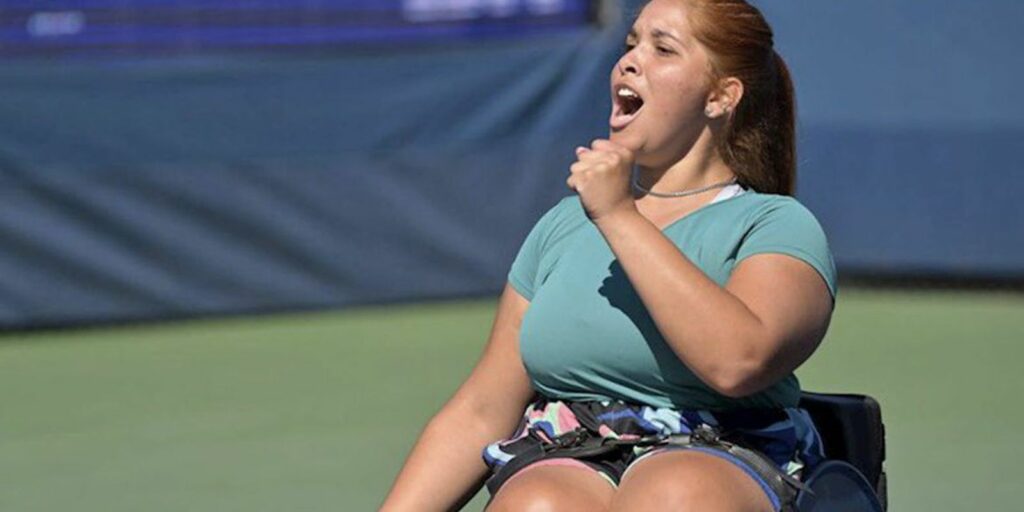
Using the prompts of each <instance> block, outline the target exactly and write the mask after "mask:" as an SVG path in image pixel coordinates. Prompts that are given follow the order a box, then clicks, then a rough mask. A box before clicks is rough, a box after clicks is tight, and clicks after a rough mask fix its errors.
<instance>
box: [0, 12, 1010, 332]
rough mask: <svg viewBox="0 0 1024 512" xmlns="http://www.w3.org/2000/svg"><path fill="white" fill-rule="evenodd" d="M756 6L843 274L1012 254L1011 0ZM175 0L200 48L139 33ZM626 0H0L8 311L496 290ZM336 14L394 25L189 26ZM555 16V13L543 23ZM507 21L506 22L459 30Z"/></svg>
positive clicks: (611, 57)
mask: <svg viewBox="0 0 1024 512" xmlns="http://www.w3.org/2000/svg"><path fill="white" fill-rule="evenodd" d="M763 4H764V5H763V9H764V11H765V13H766V15H767V16H768V18H769V21H770V22H772V23H773V24H774V26H775V29H776V33H777V37H776V44H777V46H778V48H779V51H780V53H781V54H782V55H783V56H784V57H785V58H786V59H787V61H788V62H789V63H790V65H791V67H792V69H793V72H794V75H795V81H796V87H797V91H798V101H799V107H800V127H799V128H800V141H799V144H800V146H799V149H800V157H799V161H800V181H799V190H798V195H799V197H800V199H801V200H802V201H803V202H804V203H805V204H807V205H808V206H809V207H810V208H811V209H812V210H813V211H814V212H815V213H816V214H817V215H818V217H819V219H820V220H821V221H822V223H823V224H824V226H825V228H826V230H827V232H828V234H829V236H830V240H831V243H832V246H833V249H834V251H835V253H836V256H837V261H838V263H839V265H840V272H841V274H843V273H847V274H849V273H854V272H859V273H874V274H881V275H903V274H928V275H937V276H961V277H963V276H966V277H983V278H1017V279H1019V278H1021V277H1022V276H1024V235H1022V233H1024V209H1022V207H1021V206H1020V202H1019V201H1018V200H1017V195H1018V192H1017V191H1018V190H1019V189H1021V187H1022V186H1024V173H1022V172H1021V171H1022V169H1021V164H1020V161H1019V159H1018V158H1016V155H1015V154H1014V153H1015V145H1014V144H1013V141H1015V140H1016V139H1019V138H1020V137H1021V135H1024V104H1022V103H1020V102H1015V101H1013V98H1014V97H1015V93H1016V87H1015V84H1016V83H1019V80H1020V79H1021V76H1020V75H1021V73H1022V72H1021V70H1020V69H1019V68H1018V67H1014V66H1012V65H1010V63H1012V62H1015V59H1016V50H1015V49H1016V48H1019V47H1021V44H1022V43H1024V35H1022V34H1021V32H1020V31H1019V30H1017V28H1016V26H1015V24H1016V20H1020V19H1024V17H1022V16H1021V15H1022V14H1024V12H1022V7H1021V5H1024V4H1019V3H1014V2H1005V1H985V2H976V3H972V6H973V7H972V14H971V16H970V17H966V16H963V15H962V8H961V7H960V6H961V5H962V4H960V3H956V2H952V3H948V2H933V1H931V0H928V1H925V0H912V1H907V2H899V3H893V2H887V1H882V0H869V1H864V2H858V3H856V4H851V3H845V2H810V1H800V2H773V3H769V2H763ZM200 5H201V6H202V8H200V7H189V6H200ZM218 5H219V7H215V6H218ZM413 5H415V6H417V7H416V9H420V10H419V11H416V12H419V13H420V14H419V15H417V16H421V18H419V19H413V18H411V17H408V12H410V11H409V10H408V9H412V7H410V6H413ZM428 5H429V6H434V7H437V6H439V5H446V6H450V7H451V8H450V9H449V8H448V7H445V8H443V9H442V8H438V10H436V11H430V12H435V14H430V15H427V14H423V13H426V12H428V11H429V9H427V7H425V6H428ZM117 6H120V7H121V8H123V10H124V12H121V13H120V14H117V13H116V9H115V7H117ZM173 6H184V7H182V8H183V9H184V10H183V11H182V12H185V11H187V10H188V9H194V10H195V12H198V11H202V12H203V13H206V14H202V15H199V14H196V15H195V16H196V19H199V20H201V21H196V22H193V24H194V25H195V27H198V28H195V29H194V30H192V31H191V32H189V30H191V29H189V30H185V31H184V32H182V33H179V36H181V35H182V34H188V35H187V37H186V39H187V41H188V42H187V43H186V42H183V41H185V40H186V39H177V40H176V41H177V42H174V41H175V39H174V38H163V39H162V37H163V36H159V37H158V35H157V34H165V35H166V34H169V33H172V32H174V31H173V30H168V31H166V32H165V31H162V30H157V29H155V28H153V27H157V26H159V25H160V23H158V22H157V20H158V19H161V18H160V16H164V15H165V14H166V13H168V12H171V11H173V9H172V7H173ZM369 6H373V7H369ZM500 6H505V7H507V8H508V9H513V10H511V11H510V10H501V9H500V8H499V7H500ZM531 6H532V7H531ZM542 6H547V7H542ZM554 6H558V7H559V8H560V9H564V10H562V11H558V12H560V13H563V14H564V17H561V18H559V16H562V14H553V13H554V12H555V11H553V10H548V11H545V10H544V9H554ZM635 7H636V5H635V4H634V3H631V2H630V3H627V4H625V5H620V4H618V3H615V2H610V3H600V2H587V3H581V2H527V1H518V2H517V1H501V2H498V1H493V2H471V1H469V0H463V1H449V2H427V1H420V2H414V1H411V0H410V1H407V2H402V3H399V2H373V3H371V2H355V1H350V2H342V1H320V2H285V1H279V2H233V3H228V2H169V1H168V2H157V1H150V2H130V1H122V2H116V3H115V2H101V1H98V0H90V1H81V2H42V1H40V2H25V1H10V0H6V1H0V26H2V27H5V28H4V32H3V34H4V35H3V43H2V46H0V52H2V53H5V54H7V57H5V60H4V64H3V66H0V185H2V186H0V326H3V327H29V326H38V325H61V324H73V323H88V322H97V321H112V320H127V319H140V318H167V317H180V316H190V315H197V314H214V313H235V312H256V311H276V310H287V309H298V308H317V307H334V306H341V305H348V304H360V303H371V302H384V301H396V300H417V299H426V298H438V297H455V296H466V295H477V294H484V293H493V292H495V291H497V290H499V289H500V287H501V286H502V284H503V282H504V279H505V273H506V272H507V269H508V265H509V263H510V262H511V260H512V258H513V257H514V256H515V252H516V249H517V248H518V246H519V244H520V242H521V241H522V239H523V237H524V236H525V233H526V231H527V230H528V229H529V227H530V226H531V225H532V224H533V223H534V222H535V221H536V219H537V218H538V217H539V216H540V214H541V213H542V212H543V211H545V210H546V209H547V208H549V207H550V206H551V205H553V204H554V203H555V202H556V201H557V200H558V198H560V197H562V196H564V195H567V194H568V190H567V189H566V188H565V184H564V179H565V176H566V173H567V172H568V171H567V169H568V166H569V164H570V163H571V162H572V161H573V154H572V153H573V148H574V147H575V146H576V145H580V144H586V143H588V142H589V141H590V140H591V139H593V138H595V137H603V136H606V135H607V117H608V111H609V108H610V101H609V92H608V72H609V70H610V69H611V67H612V65H613V63H614V62H615V60H616V59H617V56H618V54H619V52H620V48H621V45H622V39H623V36H624V33H625V29H626V23H625V22H626V21H627V20H628V19H629V13H630V12H631V11H632V10H633V9H635ZM207 8H208V9H207ZM271 8H273V9H277V10H278V11H279V12H281V13H283V12H285V11H287V12H290V13H291V14H287V15H285V14H281V15H280V17H279V16H277V15H273V16H271V15H268V14H267V12H264V11H265V10H267V9H271ZM346 8H351V12H352V13H363V12H369V11H368V10H370V9H379V10H380V13H386V15H385V14H381V16H385V17H386V16H393V17H394V16H401V17H402V18H401V19H402V20H403V21H401V22H400V23H398V24H397V25H396V26H395V30H398V31H401V30H406V29H407V30H409V32H403V33H402V34H404V35H395V36H394V38H393V39H390V40H389V41H391V42H390V43H387V44H384V43H383V42H382V41H383V38H384V36H380V38H381V39H377V38H378V35H367V36H366V38H364V39H361V40H358V42H354V41H356V40H357V38H354V37H353V38H350V39H349V41H350V42H349V43H344V44H340V43H339V44H330V45H323V44H319V43H318V42H317V41H314V40H313V38H305V37H306V36H303V35H301V33H302V30H299V31H295V32H290V33H292V34H300V35H297V36H295V37H296V38H297V39H291V41H293V42H294V41H305V42H303V43H302V44H301V45H300V46H301V47H302V48H306V49H308V50H309V51H301V52H296V51H293V50H292V49H286V51H282V50H284V49H282V48H277V46H279V45H281V44H290V43H281V41H282V39H275V38H276V37H277V36H267V37H263V36H266V35H267V34H269V32H259V34H260V37H255V36H254V37H253V38H251V39H244V40H245V41H247V43H245V44H250V43H251V44H252V45H254V47H255V48H256V49H257V50H258V51H252V50H250V49H247V48H242V50H244V51H236V50H237V48H236V47H235V45H237V44H240V43H238V41H240V39H234V40H231V41H233V42H228V43H225V41H229V39H230V38H229V39H217V38H216V37H213V36H211V34H214V33H216V32H217V30H212V29H211V31H210V32H204V31H205V30H206V29H207V28H210V27H213V26H216V25H217V24H218V23H220V24H227V23H228V21H230V22H231V23H236V22H237V23H239V24H242V25H245V26H247V27H255V26H261V24H262V25H267V24H270V20H276V21H275V22H274V23H279V24H280V26H281V27H283V26H285V25H288V26H290V27H292V28H295V27H300V26H301V27H313V28H311V29H310V30H311V32H310V33H316V32H317V31H319V30H320V29H321V28H324V30H328V28H329V29H330V30H335V29H337V30H338V32H336V34H340V33H342V32H345V31H346V30H350V29H352V27H357V26H364V28H365V27H369V26H372V23H369V22H366V20H365V19H364V20H363V21H361V22H358V23H356V22H354V21H353V22H351V23H350V21H351V20H356V19H357V18H358V16H356V15H352V16H347V15H341V14H338V13H341V12H344V10H345V9H346ZM104 9H107V10H106V11H104ZM161 9H162V10H161ZM204 9H207V10H204ZM218 9H219V10H218ZM229 9H237V10H238V14H237V16H228V15H224V16H222V14H223V12H226V11H227V10H229ZM316 9H320V10H319V11H316ZM361 9H362V10H361ZM460 9H461V10H460ZM531 9H533V10H531ZM271 10H272V9H271ZM307 10H308V12H314V11H315V12H319V13H321V14H316V15H310V20H307V21H301V20H302V18H303V17H302V16H301V15H299V14H296V13H301V12H306V11H307ZM215 11H216V12H220V13H221V14H218V15H217V16H219V18H218V17H217V16H213V15H208V14H209V13H212V12H215ZM328 11H330V12H333V13H334V14H330V15H323V14H324V13H328ZM99 12H105V13H106V14H104V16H107V18H105V19H108V20H116V22H115V21H109V24H110V26H109V27H108V29H107V30H105V31H100V32H95V33H106V34H117V33H122V34H123V33H126V32H119V30H121V28H124V27H133V26H134V27H146V28H139V29H137V30H136V32H137V33H139V34H140V35H139V36H138V37H136V38H135V39H134V40H133V41H134V42H125V40H119V41H120V42H118V43H117V45H114V46H109V47H103V45H102V44H99V43H96V41H99V40H101V39H102V38H99V39H90V37H92V36H89V35H88V34H92V33H93V32H90V27H96V26H97V25H99V26H103V24H102V23H98V22H97V21H96V20H97V19H104V18H103V17H102V16H100V17H99V18H97V15H96V13H99ZM154 12H155V13H157V14H152V13H154ZM375 12H376V11H375ZM509 12H514V13H516V14H512V15H506V14H507V13H509ZM39 13H46V14H45V16H51V17H49V18H46V17H44V18H38V17H34V16H38V15H39ZM75 13H77V14H75ZM147 13H148V14H147ZM437 13H441V14H437ZM458 13H462V14H458ZM466 13H472V15H470V14H466ZM445 16H447V18H446V17H445ZM215 19H219V20H220V21H215ZM374 19H383V18H374ZM389 19H396V20H397V19H399V18H389ZM545 19H547V20H554V19H560V20H563V21H564V23H563V21H559V22H552V24H550V25H544V24H545V23H547V22H543V21H539V22H538V23H539V24H538V25H531V23H533V22H534V21H538V20H545ZM260 20H262V21H260ZM332 20H333V21H332ZM531 20H532V21H531ZM505 22H509V23H511V25H508V27H515V28H509V30H508V31H507V32H505V35H506V36H507V37H489V36H486V37H484V36H480V37H477V36H476V35H474V36H467V35H466V34H478V35H479V34H493V33H494V32H493V31H491V30H490V29H489V28H487V27H494V26H498V24H500V23H505ZM359 23H363V24H364V25H359ZM420 23H425V24H427V25H430V26H433V27H439V28H438V31H437V32H430V31H429V30H428V31H425V32H421V33H417V32H416V30H418V28H417V27H419V28H423V26H421V25H418V24H420ZM166 24H167V25H168V26H174V27H175V30H177V29H182V28H183V27H185V26H186V25H188V23H186V22H185V21H184V18H174V17H173V16H172V17H171V18H167V19H166ZM537 26H548V27H554V26H558V27H561V28H559V29H557V30H533V29H532V28H530V27H537ZM40 27H42V28H40ZM117 27H121V28H117ZM325 27H326V28H325ZM331 27H333V28H331ZM276 28H279V27H278V26H277V25H275V30H276ZM478 29H479V30H478ZM289 30H290V29H289ZM359 30H362V29H359ZM359 30H356V31H354V32H350V34H354V33H357V32H359ZM31 31H35V33H36V34H37V35H31V34H29V32H31ZM128 31H129V32H130V31H131V30H128ZM228 32H231V31H228ZM228 32H224V33H228ZM257 32H258V31H257ZM385 32H386V31H385ZM255 33H256V32H254V34H255ZM283 33H284V32H279V33H278V34H283ZM323 33H326V32H323ZM442 33H443V34H447V35H444V36H439V35H437V34H442ZM26 34H29V35H26ZM38 34H44V35H43V36H39V35H38ZM47 34H48V35H47ZM203 34H205V35H203ZM392 34H393V35H394V34H398V32H393V33H392ZM409 34H416V35H415V36H412V35H410V36H409V39H404V38H405V37H406V35H409ZM428 34H433V35H429V37H428ZM40 37H53V38H54V39H48V40H47V41H48V42H45V43H39V41H38V39H39V38H40ZM218 37H219V36H218ZM339 37H340V36H339ZM388 37H391V36H388ZM19 38H20V39H19ZM32 38H36V39H35V40H34V39H32ZM62 38H63V39H62ZM76 38H79V39H76ZM188 38H191V39H188ZM304 38H305V39H304ZM58 39H60V41H58ZM90 41H91V42H90ZM108 41H112V39H111V40H108ZM155 41H164V43H160V44H156V43H155ZM218 41H220V42H218ZM321 41H323V39H322V40H321ZM333 41H336V42H337V41H342V39H335V40H333ZM306 42H309V43H312V44H309V45H306ZM392 43H393V44H392ZM122 44H124V45H127V46H118V45H122ZM133 44H134V45H136V46H132V45H133ZM161 44H162V45H163V46H161ZM90 45H92V46H90ZM83 48H85V49H87V50H88V49H90V48H92V50H96V52H93V51H92V50H89V51H86V52H84V54H85V55H87V57H88V58H83V52H82V51H80V50H82V49H83ZM150 50H156V51H154V52H150ZM140 54H142V55H140Z"/></svg>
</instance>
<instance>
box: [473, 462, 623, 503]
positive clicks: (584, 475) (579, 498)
mask: <svg viewBox="0 0 1024 512" xmlns="http://www.w3.org/2000/svg"><path fill="white" fill-rule="evenodd" d="M614 493H615V486H614V484H612V483H611V482H609V481H608V480H607V479H606V478H605V477H604V476H602V475H601V474H600V473H599V472H598V471H597V470H596V469H594V468H591V467H590V466H587V465H586V464H583V463H581V462H579V461H576V460H573V459H561V458H559V459H548V460H545V461H542V462H540V463H535V464H531V465H529V466H527V467H525V468H523V469H521V470H519V471H518V472H517V473H515V474H514V475H513V476H512V477H511V478H509V479H508V480H507V481H506V482H505V483H504V484H503V485H502V486H501V488H500V489H498V492H497V493H496V494H495V495H494V498H493V499H492V500H491V502H490V504H489V505H488V506H487V509H486V511H487V512H506V511H516V512H549V511H550V512H554V511H558V512H562V511H565V512H575V511H579V512H602V511H605V510H607V509H608V505H609V504H610V503H611V501H612V496H613V495H614Z"/></svg>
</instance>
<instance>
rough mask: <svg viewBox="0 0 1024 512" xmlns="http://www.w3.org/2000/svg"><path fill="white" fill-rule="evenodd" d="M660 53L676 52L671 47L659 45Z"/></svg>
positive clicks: (669, 53)
mask: <svg viewBox="0 0 1024 512" xmlns="http://www.w3.org/2000/svg"><path fill="white" fill-rule="evenodd" d="M658 53H662V54H665V55H671V54H673V53H675V52H674V51H672V49H671V48H666V47H664V46H659V47H658Z"/></svg>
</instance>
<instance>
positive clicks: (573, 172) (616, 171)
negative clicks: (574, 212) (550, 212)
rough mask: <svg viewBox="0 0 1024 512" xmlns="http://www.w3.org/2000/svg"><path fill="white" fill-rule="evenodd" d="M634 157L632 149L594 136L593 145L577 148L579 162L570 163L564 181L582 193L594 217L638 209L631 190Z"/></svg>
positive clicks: (594, 219)
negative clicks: (567, 176) (567, 174)
mask: <svg viewBox="0 0 1024 512" xmlns="http://www.w3.org/2000/svg"><path fill="white" fill-rule="evenodd" d="M633 159H634V156H633V152H632V151H631V150H629V149H628V148H626V147H624V146H622V145H620V144H616V143H614V142H612V141H610V140H605V139H596V140H594V142H592V143H591V144H590V148H585V147H583V146H580V147H578V148H576V162H575V163H573V164H572V165H571V166H569V172H570V175H569V179H567V180H566V182H565V183H566V184H567V185H568V186H569V188H570V189H572V190H573V191H575V192H576V193H577V194H579V196H580V201H581V202H582V203H583V209H584V211H586V213H587V217H589V218H590V220H591V221H594V222H597V221H598V219H602V218H605V217H606V216H608V215H609V214H613V213H618V212H622V211H629V210H631V209H632V210H636V204H635V203H634V202H633V193H632V191H631V190H630V185H631V183H630V179H632V173H633Z"/></svg>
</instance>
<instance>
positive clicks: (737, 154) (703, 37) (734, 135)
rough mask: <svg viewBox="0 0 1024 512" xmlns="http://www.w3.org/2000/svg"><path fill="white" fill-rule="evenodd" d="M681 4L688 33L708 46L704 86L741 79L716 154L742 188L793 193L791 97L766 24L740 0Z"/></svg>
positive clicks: (693, 0)
mask: <svg viewBox="0 0 1024 512" xmlns="http://www.w3.org/2000/svg"><path fill="white" fill-rule="evenodd" d="M683 2H684V3H685V4H686V6H687V7H689V10H688V13H687V14H688V20H689V23H690V29H691V31H692V33H693V37H694V38H695V39H696V40H697V41H698V42H700V43H701V44H702V45H703V46H704V47H705V48H706V49H707V50H708V56H709V59H710V61H711V65H710V68H711V69H710V70H709V76H708V79H709V85H710V84H717V83H718V82H719V80H721V79H723V78H726V77H736V78H738V79H739V80H740V81H741V82H743V97H742V98H741V99H740V102H739V104H737V105H735V109H734V111H733V114H732V116H731V117H730V118H729V120H728V121H727V124H726V127H725V134H724V136H723V137H720V138H719V140H718V141H717V145H718V150H719V153H720V154H721V155H722V158H723V159H724V160H725V163H726V164H727V165H729V167H730V168H732V170H733V172H735V173H736V176H737V177H738V179H739V182H740V183H741V184H743V185H744V186H747V187H750V188H753V189H754V190H757V191H758V192H764V193H770V194H783V195H793V191H794V187H795V181H796V98H795V92H794V90H793V81H792V78H791V77H790V73H789V68H788V67H787V66H786V63H785V62H784V61H783V60H782V57H781V56H780V55H779V54H778V53H777V52H776V51H775V42H774V34H773V32H772V29H771V27H770V26H768V22H767V21H765V19H764V16H763V15H762V14H761V11H760V10H758V9H757V8H756V7H754V6H752V5H750V4H749V3H747V2H746V1H744V0H683Z"/></svg>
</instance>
